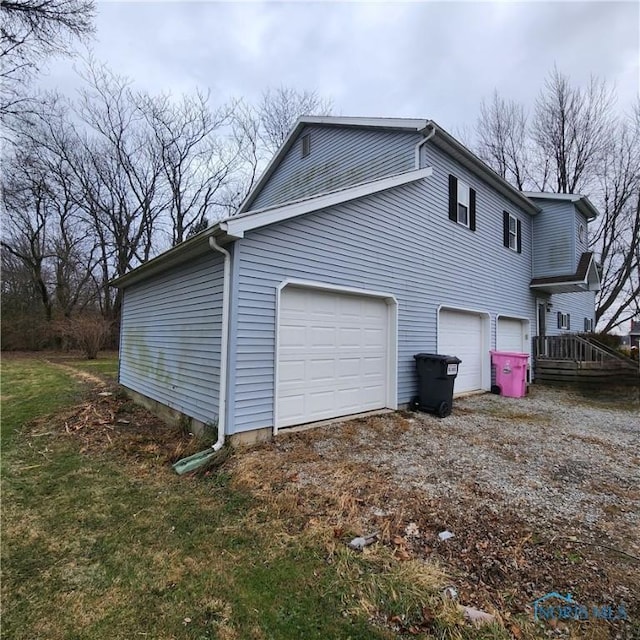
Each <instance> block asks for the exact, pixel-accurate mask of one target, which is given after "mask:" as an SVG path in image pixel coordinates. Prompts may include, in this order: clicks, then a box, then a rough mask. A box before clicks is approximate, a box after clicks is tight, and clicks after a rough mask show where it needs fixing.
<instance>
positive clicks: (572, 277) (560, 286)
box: [529, 251, 600, 294]
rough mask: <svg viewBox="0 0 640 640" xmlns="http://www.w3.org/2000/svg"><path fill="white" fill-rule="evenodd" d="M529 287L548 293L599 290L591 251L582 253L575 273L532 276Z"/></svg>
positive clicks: (598, 275)
mask: <svg viewBox="0 0 640 640" xmlns="http://www.w3.org/2000/svg"><path fill="white" fill-rule="evenodd" d="M529 288H530V289H533V290H534V291H538V292H542V293H549V294H553V293H574V292H579V291H599V290H600V274H599V273H598V266H597V264H596V262H595V260H594V257H593V253H591V252H589V251H587V252H585V253H583V254H582V256H581V258H580V263H579V265H578V269H577V271H576V273H571V274H567V275H563V276H551V277H537V278H533V279H532V280H531V282H530V284H529Z"/></svg>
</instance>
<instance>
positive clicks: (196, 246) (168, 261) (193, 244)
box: [109, 224, 224, 289]
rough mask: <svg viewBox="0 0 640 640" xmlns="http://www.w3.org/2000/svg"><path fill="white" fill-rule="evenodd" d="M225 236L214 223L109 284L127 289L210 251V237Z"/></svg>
mask: <svg viewBox="0 0 640 640" xmlns="http://www.w3.org/2000/svg"><path fill="white" fill-rule="evenodd" d="M210 236H216V237H220V236H224V232H223V231H222V230H221V229H220V225H219V224H216V225H212V226H211V227H208V228H207V229H205V230H204V231H201V232H200V233H197V234H195V235H194V236H192V237H191V238H188V239H187V240H185V241H184V242H181V243H180V244H178V245H176V246H175V247H172V248H171V249H168V250H167V251H164V252H163V253H161V254H160V255H158V256H156V257H155V258H152V259H151V260H149V261H148V262H145V263H144V264H141V265H140V266H139V267H136V268H135V269H132V270H131V271H129V272H128V273H125V274H124V275H123V276H120V277H119V278H114V279H113V280H110V281H109V285H110V286H112V287H117V288H118V289H126V288H127V287H130V286H131V285H133V284H136V283H137V282H140V281H141V280H146V279H147V278H149V277H151V276H153V275H157V274H158V273H161V272H163V271H166V270H167V269H170V268H172V267H175V266H177V265H179V264H182V263H183V262H186V261H187V260H189V259H192V258H197V257H198V256H200V255H203V254H205V253H207V251H210V248H209V237H210Z"/></svg>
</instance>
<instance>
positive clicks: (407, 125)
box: [298, 116, 428, 131]
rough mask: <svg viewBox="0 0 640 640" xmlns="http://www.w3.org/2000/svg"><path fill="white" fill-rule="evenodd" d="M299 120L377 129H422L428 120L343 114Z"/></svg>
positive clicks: (303, 117) (307, 117)
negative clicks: (348, 115) (342, 115)
mask: <svg viewBox="0 0 640 640" xmlns="http://www.w3.org/2000/svg"><path fill="white" fill-rule="evenodd" d="M298 122H299V123H300V122H301V123H304V124H328V125H334V126H338V127H340V126H341V127H372V128H376V129H385V128H386V129H404V130H406V131H421V130H422V129H424V128H425V127H426V126H427V123H428V120H424V119H421V118H363V117H341V116H302V117H301V118H300V119H299V120H298Z"/></svg>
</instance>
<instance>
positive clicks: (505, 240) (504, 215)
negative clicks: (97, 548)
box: [502, 211, 509, 249]
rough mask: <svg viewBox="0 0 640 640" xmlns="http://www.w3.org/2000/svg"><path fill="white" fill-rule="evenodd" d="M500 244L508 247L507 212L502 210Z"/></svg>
mask: <svg viewBox="0 0 640 640" xmlns="http://www.w3.org/2000/svg"><path fill="white" fill-rule="evenodd" d="M502 244H503V245H504V246H505V247H507V249H508V248H509V213H508V212H507V211H503V212H502Z"/></svg>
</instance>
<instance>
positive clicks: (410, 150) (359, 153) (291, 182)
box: [250, 126, 420, 209]
mask: <svg viewBox="0 0 640 640" xmlns="http://www.w3.org/2000/svg"><path fill="white" fill-rule="evenodd" d="M304 135H309V136H310V140H311V153H310V154H309V155H308V156H307V157H305V158H303V157H302V153H301V138H302V136H304ZM419 140H420V136H419V135H418V134H415V133H406V132H405V133H403V132H390V131H379V130H378V131H375V130H369V129H355V128H343V127H322V126H307V127H305V128H304V129H303V130H302V131H301V133H300V135H299V136H298V138H297V139H296V141H295V142H294V144H293V146H292V147H291V149H290V150H289V152H288V153H287V154H286V155H285V157H284V158H283V159H282V161H281V162H280V164H279V165H278V168H277V169H276V170H275V172H274V173H273V175H272V176H271V178H270V179H269V181H268V182H267V184H266V185H265V186H264V187H263V188H262V190H261V191H260V192H259V193H258V194H257V196H256V197H255V198H254V199H253V202H252V203H251V205H250V209H261V208H264V207H270V206H272V205H275V204H282V203H283V202H288V201H290V200H298V199H300V198H306V197H309V196H311V195H314V194H317V193H323V192H325V191H332V190H334V189H339V188H342V187H345V186H348V185H354V184H359V183H361V182H367V181H369V180H374V179H376V178H381V177H383V176H387V175H393V174H395V173H401V172H403V171H409V170H411V169H413V168H414V146H413V145H414V144H415V143H416V142H418V141H419Z"/></svg>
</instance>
